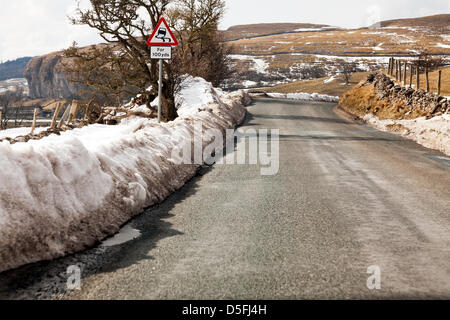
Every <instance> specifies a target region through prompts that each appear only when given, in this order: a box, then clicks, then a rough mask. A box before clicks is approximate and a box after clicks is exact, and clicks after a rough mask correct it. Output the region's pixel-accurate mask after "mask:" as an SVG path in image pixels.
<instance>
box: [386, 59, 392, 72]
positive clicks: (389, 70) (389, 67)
mask: <svg viewBox="0 0 450 320" xmlns="http://www.w3.org/2000/svg"><path fill="white" fill-rule="evenodd" d="M391 60H392V58H389V64H388V69H387V74H388V75H390V74H391Z"/></svg>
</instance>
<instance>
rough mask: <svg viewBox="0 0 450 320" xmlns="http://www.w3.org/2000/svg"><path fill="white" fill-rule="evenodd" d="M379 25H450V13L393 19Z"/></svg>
mask: <svg viewBox="0 0 450 320" xmlns="http://www.w3.org/2000/svg"><path fill="white" fill-rule="evenodd" d="M380 24H381V27H383V28H385V27H392V26H396V27H433V28H436V27H448V26H449V25H450V14H437V15H434V16H427V17H421V18H413V19H395V20H386V21H381V22H380Z"/></svg>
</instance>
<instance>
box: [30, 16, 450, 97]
mask: <svg viewBox="0 0 450 320" xmlns="http://www.w3.org/2000/svg"><path fill="white" fill-rule="evenodd" d="M449 16H450V15H438V16H432V17H423V18H418V19H405V20H392V21H391V22H389V21H385V22H383V24H384V25H389V26H387V27H382V28H378V29H375V28H360V29H340V28H336V27H330V26H327V25H323V24H306V23H268V24H251V25H238V26H233V27H230V28H229V29H228V30H225V31H221V33H222V35H223V37H224V38H225V39H227V41H226V43H227V45H229V46H230V48H231V50H232V55H231V56H230V58H231V60H232V63H233V66H234V67H235V69H236V72H235V73H234V76H233V77H232V78H230V79H229V80H227V81H226V83H225V85H224V88H225V89H230V90H232V89H240V88H261V87H273V86H275V85H280V84H286V83H292V82H298V81H302V80H314V79H328V78H330V77H333V76H335V75H337V74H339V73H340V72H341V69H342V68H343V65H346V64H348V65H350V68H351V72H356V73H364V72H369V71H375V70H379V69H380V68H382V67H385V66H386V64H387V62H388V60H389V57H390V56H402V57H404V59H414V58H415V57H416V56H417V55H418V53H420V52H424V51H427V52H428V53H431V54H439V55H444V56H447V57H450V36H449V34H450V29H449V26H448V25H445V21H447V20H445V19H448V17H449ZM393 21H396V22H399V21H400V23H399V24H402V25H406V24H408V25H410V26H408V27H405V26H396V25H395V24H394V22H393ZM432 22H433V23H435V25H430V24H432ZM59 59H60V58H59V53H52V54H48V55H45V56H42V57H36V58H34V59H33V60H31V61H30V63H29V64H28V66H27V68H26V71H25V75H26V78H27V80H28V83H29V85H30V96H31V98H50V99H53V98H68V97H70V96H73V95H74V94H75V93H76V92H77V88H76V87H75V86H73V85H71V84H68V83H67V81H66V80H65V77H64V75H63V74H62V73H61V72H60V71H57V70H56V69H58V68H57V66H58V65H59V63H60V62H59ZM449 63H450V60H449ZM323 81H324V80H322V82H323ZM319 83H320V80H319ZM329 84H330V85H331V83H329ZM298 85H299V84H298V83H297V84H296V87H298ZM300 87H302V86H300ZM312 87H314V83H313V82H311V83H309V84H308V88H312ZM283 89H286V88H283ZM311 90H312V89H311ZM334 91H337V92H340V91H341V90H340V88H337V89H336V90H334Z"/></svg>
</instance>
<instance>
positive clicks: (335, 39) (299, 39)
mask: <svg viewBox="0 0 450 320" xmlns="http://www.w3.org/2000/svg"><path fill="white" fill-rule="evenodd" d="M441 34H442V28H440V29H439V28H437V29H436V30H432V29H428V28H426V29H425V28H423V27H422V28H420V27H418V28H417V30H415V31H413V30H408V29H401V28H399V29H384V30H380V29H358V30H345V31H344V30H337V31H321V32H302V33H291V34H281V35H273V36H266V37H260V38H253V39H243V40H239V41H234V42H230V43H229V45H230V46H231V47H232V50H233V52H234V53H251V54H276V53H289V52H301V53H320V54H330V55H352V54H353V55H366V54H367V55H371V54H407V55H409V54H411V53H412V51H411V50H419V51H421V50H423V49H424V48H426V49H427V51H428V52H429V53H445V54H450V49H447V48H441V47H437V46H436V44H437V43H442V44H447V45H450V42H449V41H448V40H445V39H443V38H442V37H441ZM380 44H381V48H383V49H384V50H374V49H373V48H374V47H378V46H380Z"/></svg>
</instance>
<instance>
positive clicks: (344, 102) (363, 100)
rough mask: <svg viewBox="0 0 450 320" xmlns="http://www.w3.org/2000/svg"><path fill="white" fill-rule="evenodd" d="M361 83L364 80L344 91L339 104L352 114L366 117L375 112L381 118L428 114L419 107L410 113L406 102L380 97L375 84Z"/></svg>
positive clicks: (407, 117) (411, 117) (404, 117)
mask: <svg viewBox="0 0 450 320" xmlns="http://www.w3.org/2000/svg"><path fill="white" fill-rule="evenodd" d="M361 85H362V82H361V83H360V84H359V85H357V86H355V87H353V88H352V89H351V90H350V91H348V92H346V93H344V94H343V95H342V97H341V99H340V101H339V105H340V106H341V107H342V108H344V109H345V110H347V111H348V112H350V113H352V114H355V115H357V116H359V117H364V116H365V115H366V114H369V113H373V114H374V115H376V116H377V117H378V118H379V119H381V120H385V119H415V118H419V117H423V116H426V115H427V114H428V113H427V112H426V111H423V110H419V109H414V110H413V111H412V112H410V113H408V111H409V109H408V108H406V107H405V102H403V101H389V100H387V99H380V98H379V97H378V95H377V92H376V89H375V88H374V87H373V85H364V86H361ZM407 113H408V114H407Z"/></svg>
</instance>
